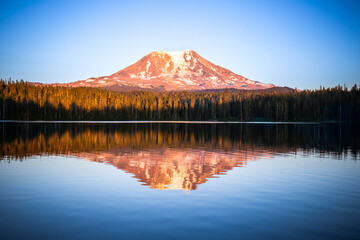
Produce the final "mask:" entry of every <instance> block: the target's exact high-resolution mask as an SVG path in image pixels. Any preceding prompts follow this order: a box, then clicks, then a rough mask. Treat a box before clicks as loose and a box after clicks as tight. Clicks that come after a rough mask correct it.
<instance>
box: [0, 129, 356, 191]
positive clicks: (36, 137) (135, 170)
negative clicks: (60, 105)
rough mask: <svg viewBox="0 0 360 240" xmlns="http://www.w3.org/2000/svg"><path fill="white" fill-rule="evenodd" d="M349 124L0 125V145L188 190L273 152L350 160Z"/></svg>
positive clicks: (11, 153)
mask: <svg viewBox="0 0 360 240" xmlns="http://www.w3.org/2000/svg"><path fill="white" fill-rule="evenodd" d="M356 129H357V127H356V126H350V125H341V124H310V125H294V124H275V125H274V124H160V123H141V124H136V123H132V124H59V123H54V124H44V123H43V124H34V123H2V127H1V131H2V133H1V135H0V137H1V149H0V150H1V159H2V160H3V161H9V162H11V161H13V160H20V161H22V160H24V159H26V158H27V157H30V156H33V155H44V154H45V155H59V154H61V155H64V154H65V155H69V156H75V157H79V158H84V159H87V160H89V161H94V162H101V163H108V164H112V165H113V166H115V167H117V168H118V169H121V170H124V171H126V172H128V173H132V174H133V175H134V177H135V178H137V179H138V180H139V181H140V182H142V183H143V184H144V185H148V186H150V187H151V188H156V189H183V190H187V191H188V190H195V189H197V187H198V185H199V184H202V183H204V182H206V180H207V179H208V178H212V177H215V176H216V175H220V174H224V173H226V172H227V171H229V170H231V169H233V168H234V167H240V166H244V165H246V163H247V162H248V161H252V160H255V159H258V158H269V157H271V156H272V155H274V154H278V153H281V154H286V153H291V154H294V153H298V154H301V153H304V152H305V153H306V154H309V153H314V154H319V155H320V156H332V157H334V158H336V159H341V158H342V157H343V156H344V155H347V154H349V155H350V156H352V157H353V158H354V159H356V158H357V156H358V154H359V142H360V141H359V136H355V137H354V136H353V135H354V134H352V133H353V132H354V131H356ZM349 136H352V137H349Z"/></svg>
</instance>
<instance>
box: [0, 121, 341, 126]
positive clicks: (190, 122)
mask: <svg viewBox="0 0 360 240" xmlns="http://www.w3.org/2000/svg"><path fill="white" fill-rule="evenodd" d="M0 123H99V124H103V123H105V124H114V123H115V124H123V123H126V124H128V123H169V124H172V123H180V124H310V125H311V124H313V125H314V124H320V123H342V122H266V121H259V122H257V121H147V120H146V121H138V120H133V121H131V120H130V121H49V120H30V121H27V120H0Z"/></svg>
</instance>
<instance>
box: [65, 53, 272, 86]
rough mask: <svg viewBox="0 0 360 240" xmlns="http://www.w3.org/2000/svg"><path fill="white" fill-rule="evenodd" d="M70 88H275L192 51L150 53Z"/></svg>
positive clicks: (73, 84)
mask: <svg viewBox="0 0 360 240" xmlns="http://www.w3.org/2000/svg"><path fill="white" fill-rule="evenodd" d="M61 85H67V86H70V87H101V88H106V89H113V90H126V89H127V90H136V89H138V90H140V89H148V90H165V91H177V90H208V89H225V88H229V89H230V88H231V89H244V90H257V89H269V88H273V87H276V86H275V85H273V84H264V83H261V82H258V81H253V80H250V79H247V78H245V77H243V76H241V75H238V74H235V73H233V72H231V71H230V70H228V69H225V68H222V67H220V66H217V65H215V64H213V63H211V62H209V61H207V60H206V59H204V58H202V57H201V56H200V55H199V54H198V53H196V52H195V51H192V50H189V49H186V50H183V51H176V52H165V51H158V52H152V53H150V54H148V55H146V56H145V57H143V58H142V59H140V60H139V61H138V62H136V63H135V64H133V65H131V66H129V67H127V68H124V69H123V70H120V71H118V72H116V73H114V74H112V75H110V76H103V77H98V78H89V79H86V80H81V81H77V82H73V83H68V84H61Z"/></svg>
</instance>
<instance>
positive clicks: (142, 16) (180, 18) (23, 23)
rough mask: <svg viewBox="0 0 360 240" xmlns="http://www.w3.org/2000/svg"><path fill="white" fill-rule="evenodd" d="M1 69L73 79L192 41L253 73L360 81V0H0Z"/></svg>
mask: <svg viewBox="0 0 360 240" xmlns="http://www.w3.org/2000/svg"><path fill="white" fill-rule="evenodd" d="M0 36H1V37H0V77H1V78H9V77H11V78H12V79H21V78H22V79H24V80H25V81H32V82H43V83H53V82H71V81H76V80H82V79H86V78H89V77H98V76H103V75H110V74H112V73H114V72H116V71H118V70H121V69H122V68H124V67H126V66H129V65H131V64H133V63H134V62H136V61H137V60H139V59H140V58H141V57H143V56H144V55H146V54H148V53H150V52H152V51H158V50H165V51H173V50H183V49H186V48H190V49H193V50H195V51H196V52H198V53H199V54H200V55H201V56H203V57H204V58H206V59H208V60H209V61H211V62H213V63H215V64H217V65H220V66H222V67H225V68H228V69H230V70H231V71H233V72H235V73H237V74H241V75H243V76H245V77H248V78H250V79H253V80H258V81H261V82H266V83H274V84H276V85H280V86H289V87H297V88H300V89H309V88H318V87H319V86H320V85H321V86H326V87H330V86H335V85H337V84H341V85H343V84H346V85H347V86H352V85H353V84H355V83H357V84H359V83H360V1H356V0H355V1H346V0H342V1H332V0H324V1H315V0H314V1H305V0H304V1H296V0H271V1H269V0H264V1H257V0H251V1H250V0H248V1H225V0H221V1H210V0H207V1H155V0H151V1H150V0H149V1H91V0H87V1H76V0H72V1H67V0H61V1H53V0H46V1H45V0H44V1H6V0H5V1H4V0H1V1H0Z"/></svg>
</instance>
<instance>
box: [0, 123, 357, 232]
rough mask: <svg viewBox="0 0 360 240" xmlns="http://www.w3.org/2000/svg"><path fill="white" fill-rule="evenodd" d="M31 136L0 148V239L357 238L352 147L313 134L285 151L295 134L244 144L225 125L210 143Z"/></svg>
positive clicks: (86, 134) (6, 140)
mask: <svg viewBox="0 0 360 240" xmlns="http://www.w3.org/2000/svg"><path fill="white" fill-rule="evenodd" d="M13 127H14V126H10V127H5V128H3V130H2V131H6V129H8V131H10V130H9V129H13ZM42 127H43V126H41V127H39V126H30V128H31V129H32V130H31V129H30V130H29V129H28V132H32V133H31V134H29V137H28V138H24V135H23V134H22V135H21V134H20V133H23V130H18V129H19V128H21V127H19V126H16V129H17V130H16V131H15V130H12V133H9V132H7V133H5V135H6V136H5V137H3V139H2V156H3V157H2V160H1V161H0V202H1V204H0V239H241V238H244V239H359V237H360V201H359V199H360V164H359V160H360V159H359V155H358V153H357V152H358V148H357V146H358V145H357V144H358V140H357V139H354V138H353V139H354V140H353V141H350V142H349V143H348V144H347V145H346V144H345V145H342V146H341V148H338V147H327V146H324V144H325V145H326V142H325V143H324V142H323V141H321V140H318V137H319V136H318V135H316V134H315V133H314V132H324V129H322V130H319V129H316V131H313V129H311V131H309V132H311V134H315V135H309V136H307V138H306V137H304V135H301V136H302V137H301V139H302V140H300V139H297V140H298V141H293V140H291V141H290V140H289V139H293V138H297V137H300V136H299V132H302V133H303V132H304V131H303V130H302V129H301V131H298V130H294V129H293V128H294V127H290V128H288V127H286V128H285V129H282V128H280V129H279V128H277V129H276V131H274V132H272V130H270V132H267V134H269V133H272V134H276V136H273V138H268V136H267V137H264V139H268V140H264V139H263V138H259V136H256V138H255V139H257V140H253V136H254V134H255V133H256V134H258V133H257V131H258V128H256V129H252V128H253V127H250V128H249V129H246V130H244V129H243V130H242V132H244V131H246V133H247V134H246V136H248V135H251V137H249V136H248V137H242V138H238V137H237V135H236V136H231V134H230V133H231V132H234V131H235V130H234V128H236V126H232V127H230V129H227V128H222V130H221V132H219V130H218V129H216V131H215V136H217V137H214V136H213V135H211V136H209V135H206V133H207V132H209V131H198V130H195V129H197V127H195V128H194V129H193V130H191V128H189V129H190V130H189V129H187V130H184V129H183V128H182V126H180V127H174V128H173V129H170V130H169V129H168V128H169V127H164V128H157V125H155V127H154V125H152V126H151V127H139V126H136V127H135V128H134V129H136V130H133V131H128V130H124V129H122V128H121V129H117V128H116V129H111V130H109V129H107V128H102V127H101V126H100V127H99V126H95V127H94V126H89V127H84V128H85V129H83V130H82V132H81V131H79V130H77V129H78V127H77V126H74V127H73V128H69V129H65V130H54V131H52V132H51V131H50V133H49V126H47V128H46V133H45V132H44V131H43V130H41V129H42ZM34 128H35V130H34ZM154 128H155V129H156V131H155V132H156V135H153V131H152V130H153V129H154ZM204 128H205V130H206V127H204ZM271 128H273V127H271ZM305 128H308V127H305ZM316 128H318V127H316ZM4 129H5V130H4ZM74 129H75V130H74ZM125 129H128V127H125ZM150 129H152V130H150ZM174 129H176V130H177V132H174ZM289 129H290V130H289ZM330 129H333V127H331V128H330ZM318 130H319V131H318ZM289 132H290V133H289ZM350 132H351V131H350ZM170 133H171V134H172V135H169V134H170ZM178 133H179V134H180V133H182V134H183V135H182V136H187V137H174V136H178ZM7 134H8V135H7ZM184 134H185V135H184ZM284 134H285V135H286V136H291V137H284ZM341 134H343V133H341ZM344 134H349V133H346V132H345V133H344ZM205 135H206V136H205ZM219 135H220V136H222V137H221V138H218V136H219ZM9 136H13V137H9ZM99 136H102V137H99ZM139 136H140V137H139ZM145 136H151V137H145ZM154 136H156V139H157V140H154V142H156V143H155V144H152V143H151V141H150V142H149V139H155V137H154ZM164 136H165V137H164ZM201 137H203V138H202V140H201ZM345 137H348V138H349V137H351V136H345ZM170 138H171V139H172V140H169V139H170ZM320 138H321V136H320ZM89 139H92V140H89ZM104 139H106V140H104ZM136 139H137V140H136ZM160 139H162V140H160ZM164 139H166V141H165V142H164ZM204 139H205V140H204ZM272 139H273V140H274V139H277V140H276V143H273V144H271V143H272V141H271V140H272ZM281 139H282V140H281ZM304 139H305V140H304ZM316 139H317V140H316ZM332 139H333V140H334V138H332ZM341 139H342V138H341V137H340V140H341ZM333 140H331V141H333ZM102 141H105V143H106V144H103V143H102ZM329 141H330V140H329ZM220 142H221V143H220ZM294 142H297V145H296V144H294ZM307 142H312V143H314V144H313V145H306V143H307ZM343 142H344V141H342V144H343ZM34 143H39V144H40V146H35V145H34ZM81 143H83V145H82V144H81ZM90 143H91V144H90ZM145 143H146V144H145ZM304 144H305V145H304ZM54 145H55V146H59V147H58V148H56V149H57V150H56V149H55V150H54V149H53V147H54ZM84 145H86V146H87V147H86V148H84ZM330 145H331V146H338V145H336V143H334V145H333V144H330ZM26 146H28V148H27V147H26ZM241 146H244V147H241ZM300 146H301V147H300ZM11 148H14V149H15V150H9V149H11ZM36 149H38V150H36ZM84 149H87V150H84ZM324 149H325V150H324Z"/></svg>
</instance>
